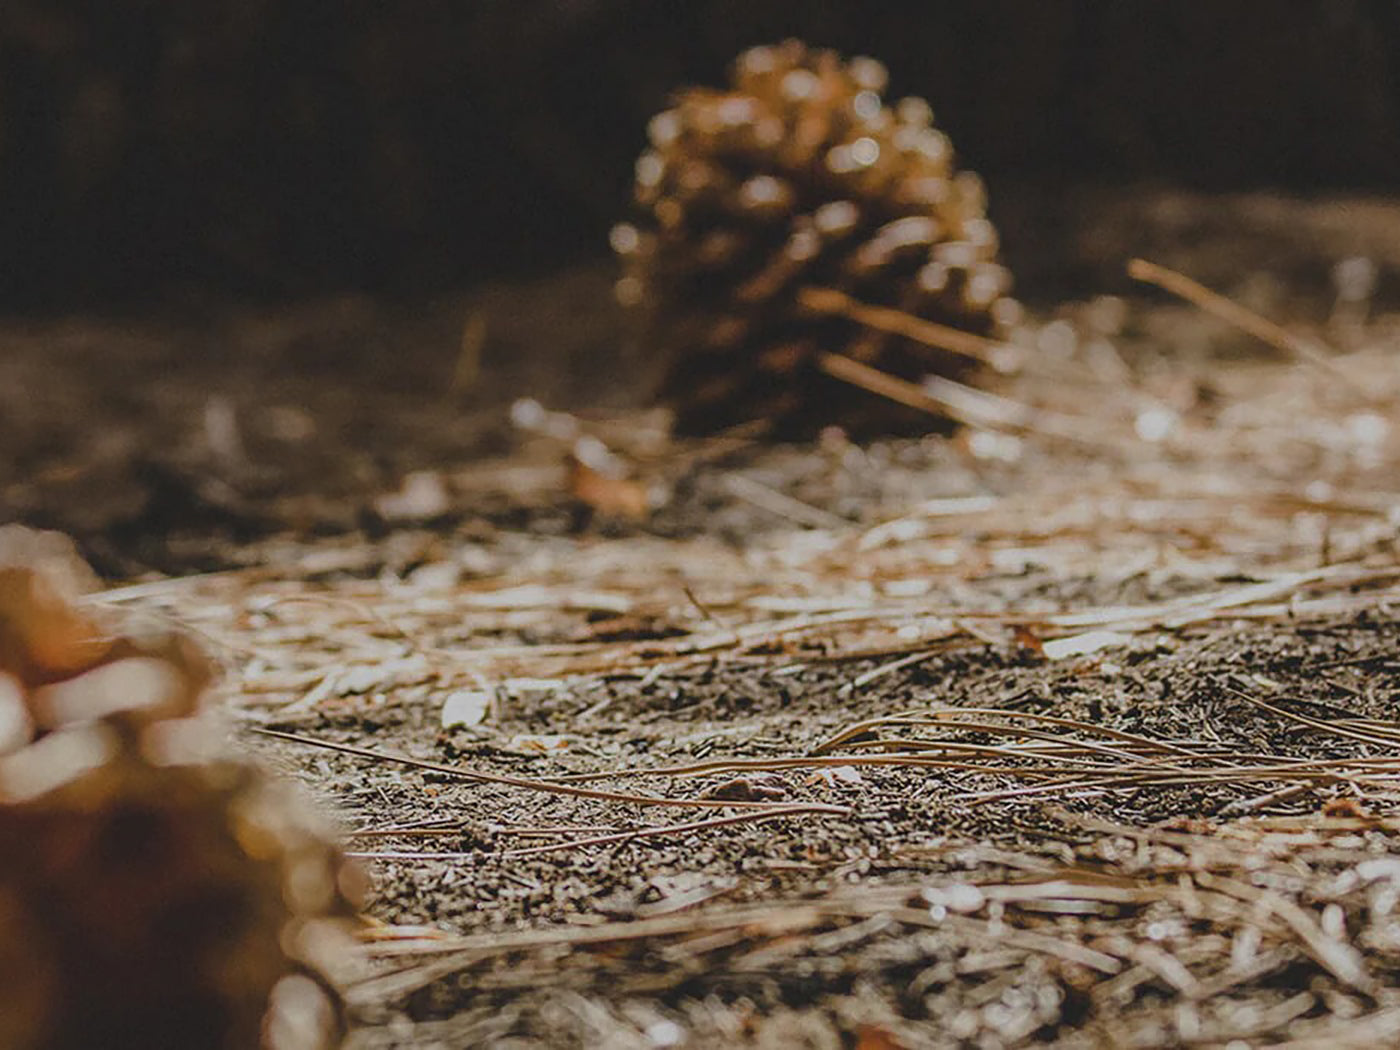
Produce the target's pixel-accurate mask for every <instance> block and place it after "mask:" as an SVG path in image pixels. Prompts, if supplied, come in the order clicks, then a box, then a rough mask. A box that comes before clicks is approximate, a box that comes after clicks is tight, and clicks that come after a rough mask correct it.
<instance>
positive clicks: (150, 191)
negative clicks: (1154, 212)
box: [0, 0, 1400, 310]
mask: <svg viewBox="0 0 1400 1050" xmlns="http://www.w3.org/2000/svg"><path fill="white" fill-rule="evenodd" d="M788 35H796V36H800V37H803V38H804V39H806V40H808V41H809V42H811V43H813V44H818V45H826V46H832V47H835V48H837V49H839V50H840V51H842V52H844V53H847V54H852V53H868V54H871V55H874V56H876V57H878V58H880V59H881V60H883V61H884V62H885V63H886V64H887V65H888V66H889V68H890V70H891V74H892V85H891V94H892V95H894V96H896V97H897V96H898V95H900V94H903V93H912V94H921V95H924V96H926V97H927V98H928V99H929V100H931V101H932V103H933V106H934V109H935V112H936V114H937V117H938V119H939V121H940V122H941V124H942V125H943V126H944V127H945V129H946V130H948V132H949V133H950V134H951V136H952V139H953V141H954V143H955V145H956V146H957V148H958V150H959V152H960V153H961V155H962V157H963V159H964V163H965V164H967V165H968V166H970V167H973V168H975V169H977V170H979V171H981V172H982V173H983V174H984V175H985V176H986V177H987V179H988V181H989V183H990V185H991V187H992V199H993V207H994V209H998V208H999V209H1000V211H999V213H998V214H995V215H994V217H996V218H999V219H1000V220H1001V223H1000V224H1001V226H1002V227H1003V236H1004V239H1005V241H1006V242H1007V245H1008V251H1009V252H1010V253H1011V256H1012V259H1011V261H1012V263H1013V265H1015V264H1017V263H1020V264H1021V265H1020V266H1019V269H1021V270H1023V271H1024V270H1026V268H1027V267H1030V270H1031V272H1032V273H1034V272H1035V270H1036V267H1037V266H1040V268H1041V269H1042V270H1043V271H1045V272H1046V273H1047V274H1052V275H1053V274H1055V273H1057V272H1060V268H1059V267H1057V266H1056V265H1055V264H1054V263H1055V259H1056V253H1057V251H1060V252H1061V254H1063V249H1064V248H1065V246H1066V244H1067V241H1066V238H1067V236H1068V233H1069V231H1071V230H1072V229H1073V227H1074V226H1075V224H1076V223H1077V221H1078V219H1077V218H1076V215H1075V208H1076V207H1081V205H1078V204H1075V203H1074V202H1075V201H1076V200H1077V198H1075V197H1074V193H1076V192H1079V191H1081V190H1083V189H1084V188H1086V187H1104V186H1110V187H1111V186H1114V185H1123V184H1140V183H1141V182H1142V181H1143V180H1150V181H1152V182H1156V183H1167V184H1171V185H1174V186H1181V187H1197V188H1210V189H1213V190H1244V189H1260V188H1268V189H1276V190H1286V191H1291V192H1294V193H1303V194H1317V193H1321V192H1333V191H1366V192H1375V191H1388V190H1393V189H1394V188H1395V187H1396V185H1397V181H1400V5H1397V4H1395V3H1394V2H1392V0H1212V2H1211V3H1199V2H1188V0H1168V2H1163V0H957V2H947V0H925V2H921V3H887V4H874V5H871V4H855V3H849V2H835V0H808V2H805V3H803V4H800V5H795V4H791V3H786V2H781V0H694V2H688V3H677V4H659V3H655V2H651V0H474V2H470V3H461V2H456V0H334V2H329V0H178V2H177V0H132V2H128V3H123V4H113V3H109V2H107V0H6V3H4V4H3V5H0V243H3V245H4V251H3V253H2V254H0V306H4V307H7V308H10V309H25V310H29V309H35V308H40V309H55V308H58V309H62V308H65V307H70V306H72V305H74V304H84V305H93V304H98V303H125V302H131V301H133V300H135V301H143V300H149V299H152V298H160V297H163V296H168V295H170V294H171V293H176V294H181V293H189V292H191V291H195V292H201V291H208V290H215V291H217V292H218V293H220V294H227V295H232V296H243V297H253V298H258V299H273V300H276V299H283V298H287V297H297V296H304V295H307V294H311V293H320V292H325V291H328V290H347V289H355V290H364V291H371V292H377V293H388V294H394V295H399V294H409V295H416V294H419V293H423V292H431V291H433V290H435V289H441V288H450V287H457V286H461V285H463V284H466V283H471V282H474V281H477V280H479V279H481V278H483V277H488V276H489V277H493V278H495V277H501V276H503V275H504V276H509V275H513V274H522V273H530V272H538V271H541V270H545V269H548V268H551V267H558V266H559V265H561V264H562V263H566V262H568V261H570V260H573V259H577V258H580V257H586V256H590V255H597V254H599V253H600V251H601V249H602V247H603V245H604V244H605V235H606V230H607V228H608V226H609V224H610V223H611V222H613V221H615V219H616V218H617V217H618V216H619V214H620V213H621V212H623V211H624V210H625V204H626V201H627V199H628V197H629V184H630V179H631V163H632V160H633V158H634V157H635V155H636V153H637V151H638V149H639V148H640V146H641V143H642V132H643V127H644V123H645V120H646V118H647V117H648V116H649V115H650V114H652V113H654V112H655V111H656V110H658V109H659V108H661V107H662V106H663V105H664V104H665V101H666V99H667V96H668V94H669V93H670V92H671V91H672V90H674V89H675V88H677V87H678V86H680V85H683V84H687V83H696V82H699V83H719V82H720V81H721V79H722V78H723V76H724V74H725V69H726V66H727V65H728V63H729V61H730V60H731V59H732V58H733V56H734V55H735V54H736V53H738V52H739V51H740V50H742V49H743V48H744V47H747V46H749V45H752V44H754V43H761V42H771V41H774V40H777V39H780V38H782V37H785V36H788ZM1067 191H1069V193H1070V196H1068V197H1067V196H1066V192H1067ZM1099 199H1101V198H1096V200H1099ZM1066 201H1069V202H1070V204H1066ZM1082 207H1089V205H1082ZM1046 260H1049V261H1048V262H1047V261H1046ZM1060 261H1061V262H1063V261H1064V260H1063V258H1061V259H1060ZM1022 284H1023V288H1025V287H1026V285H1025V281H1024V280H1023V282H1022ZM1030 290H1031V291H1032V293H1034V291H1035V290H1036V285H1034V284H1032V285H1031V289H1030ZM1044 291H1045V292H1046V294H1058V293H1059V292H1060V289H1058V288H1053V287H1047V288H1046V289H1044Z"/></svg>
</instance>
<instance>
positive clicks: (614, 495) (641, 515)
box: [568, 456, 651, 521]
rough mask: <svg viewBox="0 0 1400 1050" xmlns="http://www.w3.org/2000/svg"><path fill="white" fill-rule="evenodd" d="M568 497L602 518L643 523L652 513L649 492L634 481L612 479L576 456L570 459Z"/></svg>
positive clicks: (629, 479)
mask: <svg viewBox="0 0 1400 1050" xmlns="http://www.w3.org/2000/svg"><path fill="white" fill-rule="evenodd" d="M568 465H569V494H570V495H572V496H573V497H574V498H575V499H578V500H582V501H583V502H584V503H586V504H588V506H590V507H592V508H593V509H594V510H595V511H597V512H598V513H599V514H604V515H607V516H608V517H614V518H626V519H628V520H629V521H643V520H645V519H646V517H647V516H648V515H649V514H650V513H651V501H650V499H649V498H648V496H647V490H646V488H645V487H644V486H643V485H642V484H641V483H640V482H638V481H635V480H633V479H631V478H615V477H609V476H608V475H606V474H604V473H602V472H601V471H598V470H595V469H594V468H593V467H590V466H589V465H588V464H587V463H584V462H582V461H581V460H579V459H578V458H577V457H576V456H570V457H569V458H568Z"/></svg>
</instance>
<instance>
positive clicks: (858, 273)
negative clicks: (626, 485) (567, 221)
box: [611, 41, 1019, 434]
mask: <svg viewBox="0 0 1400 1050" xmlns="http://www.w3.org/2000/svg"><path fill="white" fill-rule="evenodd" d="M885 80H886V74H885V70H884V67H883V66H881V65H880V64H879V63H878V62H876V61H874V60H873V59H869V58H856V59H853V60H851V61H850V62H848V63H844V64H843V63H842V62H841V60H840V59H839V58H838V57H837V55H836V54H835V53H833V52H831V51H814V50H809V49H808V48H807V47H806V46H804V45H803V44H801V43H799V42H797V41H788V42H786V43H784V44H781V45H779V46H776V47H759V48H754V49H753V50H751V51H748V52H746V53H744V54H743V55H741V56H740V58H739V60H738V61H737V63H736V64H735V68H734V73H733V86H732V87H731V88H730V89H729V90H727V91H713V90H708V89H704V88H692V89H689V90H687V91H685V92H683V93H682V94H681V95H680V96H679V98H678V99H677V101H676V104H675V106H674V108H672V109H669V110H667V111H665V112H663V113H661V114H659V115H658V116H656V117H654V118H653V119H652V121H651V124H650V126H649V128H648V136H649V138H650V140H651V148H650V149H648V150H647V151H646V152H644V153H643V154H642V155H641V157H640V158H639V159H638V161H637V185H636V199H637V203H638V205H639V206H640V210H641V212H642V218H641V219H640V220H639V221H638V222H637V223H636V224H635V225H634V224H623V225H619V226H617V227H615V228H614V229H613V232H612V238H611V239H612V245H613V248H614V250H615V251H616V252H617V253H618V254H619V255H620V256H621V258H622V263H623V269H624V276H623V278H622V279H621V280H620V281H619V282H618V287H617V291H618V298H619V300H621V301H622V302H623V304H624V305H628V306H636V307H639V308H641V311H642V313H643V315H644V323H643V328H644V332H645V338H646V339H647V341H648V345H649V346H650V347H653V348H655V349H656V350H658V351H660V352H662V353H664V354H665V355H666V357H667V365H666V372H665V377H664V379H663V381H662V389H661V397H662V398H663V399H664V400H667V401H670V402H671V403H673V404H674V405H675V407H676V413H677V420H676V425H677V428H678V429H679V430H682V431H686V432H706V431H713V430H716V429H720V428H723V427H725V426H728V425H732V424H735V423H742V422H746V421H748V420H752V419H758V418H763V419H768V420H770V421H772V423H773V424H774V425H775V427H776V429H777V431H778V432H779V433H783V434H802V433H809V432H811V431H812V430H814V429H818V428H820V427H821V426H823V425H826V424H829V423H840V424H844V425H845V426H847V427H848V428H850V429H853V430H856V431H860V432H894V431H904V430H909V429H911V428H912V429H918V430H927V429H928V428H929V417H927V416H924V415H917V416H915V415H913V414H911V411H910V410H907V409H904V408H902V407H900V406H898V405H895V404H893V403H891V402H888V401H884V400H881V399H878V398H876V397H875V396H874V395H871V394H867V393H865V392H863V391H860V390H858V389H856V388H854V387H851V386H849V385H846V384H844V383H841V382H839V381H838V380H835V379H833V378H831V377H830V376H828V375H826V374H825V373H824V372H823V371H822V370H821V368H820V367H819V355H820V354H821V353H822V352H835V353H841V354H845V355H846V356H849V357H851V358H854V359H855V360H857V361H859V362H861V363H863V364H866V365H870V366H872V367H874V368H878V369H880V370H881V371H883V372H887V373H890V374H893V375H895V376H898V377H900V378H903V379H908V380H918V379H919V378H921V377H922V376H924V375H927V374H929V373H934V372H936V373H939V374H943V375H948V376H952V377H967V376H969V375H972V374H974V373H975V372H976V370H977V362H976V361H972V360H969V359H968V358H967V357H965V356H962V355H956V354H951V353H947V352H941V351H937V350H933V349H931V348H930V347H928V346H926V345H923V344H920V343H916V342H914V341H913V340H911V339H908V338H905V337H902V336H896V335H891V334H887V333H883V332H879V331H875V330H872V329H869V328H866V327H862V326H860V325H858V324H856V323H855V322H853V321H850V320H848V319H846V318H843V317H835V316H832V315H830V314H822V313H817V312H814V311H813V310H812V309H810V308H809V306H807V305H804V304H803V302H802V301H801V297H800V296H799V293H800V292H801V291H802V290H803V289H811V288H821V289H836V290H838V291H841V292H844V293H846V294H848V295H849V296H851V297H853V298H854V299H856V300H859V301H860V302H862V303H867V304H873V305H877V306H886V307H893V308H895V309H898V310H900V311H903V312H906V313H908V314H911V315H913V316H915V317H918V318H922V319H925V320H929V321H935V322H938V323H941V324H945V325H949V326H953V327H956V328H959V329H962V330H965V331H968V332H972V333H976V334H983V335H996V334H999V333H1000V331H1001V330H1002V329H1003V328H1004V327H1005V326H1007V325H1009V324H1010V323H1012V322H1013V321H1014V319H1015V317H1016V316H1017V315H1018V314H1019V308H1018V306H1017V305H1016V303H1015V302H1014V301H1013V300H1011V299H1008V298H1006V293H1007V291H1008V289H1009V287H1010V283H1011V282H1010V275H1009V274H1008V272H1007V271H1006V269H1005V268H1004V267H1002V266H1000V265H999V264H998V263H997V262H996V261H995V259H996V254H997V235H996V231H995V229H994V228H993V227H992V224H991V223H990V222H989V221H988V220H987V218H986V215H985V209H986V201H985V194H984V191H983V187H982V182H981V180H980V179H979V178H978V177H977V176H976V175H975V174H973V173H971V172H966V171H964V172H955V171H954V167H953V152H952V148H951V146H950V145H949V142H948V139H947V138H946V136H944V135H943V134H942V132H940V131H938V130H937V129H935V128H934V127H933V122H932V121H933V118H932V114H931V112H930V110H929V107H928V105H927V103H925V102H924V101H923V100H921V99H917V98H906V99H904V100H902V101H901V102H899V103H898V104H896V105H895V106H894V108H893V109H890V108H888V107H886V106H885V105H884V104H883V102H882V101H881V96H880V92H881V91H882V90H883V89H884V86H885ZM809 303H810V298H809Z"/></svg>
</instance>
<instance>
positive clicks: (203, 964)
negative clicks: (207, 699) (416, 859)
mask: <svg viewBox="0 0 1400 1050" xmlns="http://www.w3.org/2000/svg"><path fill="white" fill-rule="evenodd" d="M84 570H85V567H84V566H82V565H81V562H80V561H78V560H76V555H75V554H72V552H71V551H65V550H64V548H63V544H62V542H61V537H55V536H54V534H51V533H50V534H41V533H32V532H27V531H25V530H20V529H17V528H14V527H10V528H6V529H0V928H3V929H4V930H5V934H4V936H3V937H0V1046H4V1047H6V1048H7V1050H70V1048H72V1050H77V1048H84V1050H87V1048H94V1047H102V1048H104V1050H122V1048H128V1047H129V1048H132V1050H135V1048H137V1047H141V1048H149V1047H182V1048H186V1047H187V1048H208V1050H248V1048H252V1047H262V1048H266V1050H274V1048H275V1050H328V1048H330V1047H334V1046H337V1045H338V1044H339V1042H340V1040H341V1035H342V1032H343V1023H342V1018H341V1010H340V1004H339V1000H338V997H337V996H336V994H335V992H334V991H333V990H332V988H331V985H330V983H329V981H328V979H327V977H326V976H325V974H326V968H327V966H328V965H329V964H331V963H332V962H333V961H334V958H335V956H336V954H337V953H338V952H339V951H341V950H343V948H344V947H345V946H346V945H347V944H348V933H347V931H346V930H345V922H346V920H347V919H348V918H349V917H350V916H351V915H352V914H353V903H354V900H355V899H356V896H357V894H358V889H357V888H356V885H355V883H356V881H357V876H356V875H355V873H354V872H353V871H352V870H351V869H349V868H348V867H347V866H346V862H345V861H344V859H343V858H342V857H341V855H340V854H339V853H338V852H337V851H336V849H335V848H334V847H333V846H331V845H330V844H329V840H328V839H327V838H326V837H324V836H323V835H322V833H321V832H320V831H319V830H318V829H317V827H316V826H315V824H314V822H312V821H310V820H309V819H308V816H307V811H306V810H304V809H303V808H301V807H300V806H298V805H297V804H296V803H295V802H294V801H292V800H289V799H288V797H287V796H286V795H285V794H284V789H282V788H281V787H280V786H279V785H277V784H275V783H274V782H272V781H271V780H269V778H268V777H267V776H265V775H263V774H262V773H260V772H259V771H257V770H256V769H254V768H252V767H249V766H246V765H242V764H238V763H233V762H226V761H210V760H208V757H207V754H206V751H207V744H208V739H207V736H206V730H205V728H204V726H203V724H202V723H201V722H200V721H199V720H197V718H196V717H195V716H196V715H197V714H198V711H199V704H200V699H201V696H202V693H203V690H204V686H205V685H206V684H207V682H208V680H209V677H210V668H209V665H208V664H207V662H206V661H205V660H204V658H203V657H202V656H201V655H200V653H199V651H198V650H197V649H196V648H195V646H194V645H193V644H192V643H191V642H190V641H189V640H188V639H186V638H184V637H182V636H179V635H171V634H169V633H163V634H162V633H157V634H154V635H149V636H145V635H139V636H138V635H132V634H125V635H123V634H117V633H115V632H112V631H110V630H108V629H107V627H106V626H105V625H104V624H103V623H102V622H100V620H99V618H98V617H97V616H96V615H95V614H93V613H90V612H89V611H88V610H87V609H81V610H80V609H79V608H77V607H76V606H75V605H74V604H73V603H72V601H71V592H72V590H73V589H74V587H73V585H74V583H75V582H77V581H80V580H81V578H82V576H83V575H84Z"/></svg>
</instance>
